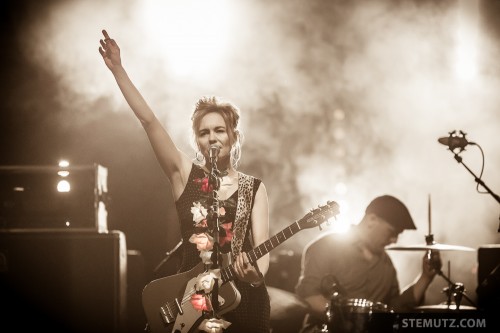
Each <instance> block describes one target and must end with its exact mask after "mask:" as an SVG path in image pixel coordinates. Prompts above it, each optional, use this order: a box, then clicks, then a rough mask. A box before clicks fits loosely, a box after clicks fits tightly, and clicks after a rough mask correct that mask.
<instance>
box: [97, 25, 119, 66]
mask: <svg viewBox="0 0 500 333" xmlns="http://www.w3.org/2000/svg"><path fill="white" fill-rule="evenodd" d="M102 34H103V35H104V40H102V39H101V40H99V43H101V46H100V47H99V53H100V54H101V55H102V58H103V59H104V63H106V66H108V68H109V69H110V70H111V71H113V69H115V68H117V67H120V66H121V57H120V48H119V47H118V44H116V42H115V40H114V39H111V38H110V37H109V35H108V32H107V31H106V30H103V31H102Z"/></svg>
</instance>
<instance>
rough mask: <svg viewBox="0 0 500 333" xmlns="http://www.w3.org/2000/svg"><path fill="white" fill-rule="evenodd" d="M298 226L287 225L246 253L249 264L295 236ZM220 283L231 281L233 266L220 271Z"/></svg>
mask: <svg viewBox="0 0 500 333" xmlns="http://www.w3.org/2000/svg"><path fill="white" fill-rule="evenodd" d="M300 230H301V229H300V226H299V224H298V223H297V222H295V223H293V224H291V225H289V226H288V227H286V228H285V229H283V230H281V231H280V232H278V233H277V234H276V235H274V236H273V237H271V238H269V239H268V240H267V241H265V242H264V243H262V244H260V245H259V246H257V247H256V248H254V249H253V250H251V251H249V252H247V255H248V258H249V259H250V263H251V264H253V263H255V262H256V261H257V260H258V259H259V258H260V257H262V256H264V255H265V254H267V253H269V252H270V251H271V250H273V249H274V248H275V247H277V246H278V245H280V244H281V243H283V242H284V241H286V240H287V239H288V238H290V237H292V236H293V235H295V234H296V233H297V232H299V231H300ZM221 277H222V283H225V282H228V281H231V280H233V279H234V278H235V277H236V273H235V272H234V265H233V264H231V265H229V266H227V267H225V268H223V269H222V270H221Z"/></svg>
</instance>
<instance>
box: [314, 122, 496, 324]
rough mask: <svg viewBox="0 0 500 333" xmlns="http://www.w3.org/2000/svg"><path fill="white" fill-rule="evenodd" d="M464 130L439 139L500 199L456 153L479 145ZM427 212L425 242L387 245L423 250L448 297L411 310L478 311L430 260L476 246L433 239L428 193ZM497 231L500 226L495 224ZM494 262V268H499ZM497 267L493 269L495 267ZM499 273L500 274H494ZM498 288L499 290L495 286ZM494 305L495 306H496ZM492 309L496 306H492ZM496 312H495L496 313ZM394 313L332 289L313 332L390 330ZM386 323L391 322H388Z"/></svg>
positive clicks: (436, 311) (388, 308) (488, 190)
mask: <svg viewBox="0 0 500 333" xmlns="http://www.w3.org/2000/svg"><path fill="white" fill-rule="evenodd" d="M465 135H466V133H464V132H463V131H460V132H457V131H452V132H449V136H448V137H443V138H439V139H438V141H439V143H441V144H443V145H446V146H448V148H449V150H450V151H451V152H452V153H453V154H454V158H455V160H456V161H457V162H458V163H460V164H462V165H463V166H464V167H465V168H466V169H467V171H468V172H469V173H470V174H471V175H473V176H474V179H475V181H476V182H477V184H478V186H479V185H481V187H482V188H483V189H485V190H486V192H487V193H489V194H491V195H492V196H493V198H494V199H495V200H496V201H497V202H498V203H500V196H499V195H497V194H495V193H493V192H492V191H491V189H489V188H488V186H486V184H485V183H484V182H483V181H482V180H481V178H480V177H477V176H476V175H475V174H474V173H473V172H472V170H471V169H470V168H469V167H467V165H465V163H464V162H463V160H462V158H461V157H460V156H459V153H460V152H462V151H463V150H464V149H465V147H466V146H467V145H478V144H476V143H474V142H470V141H467V139H466V138H465ZM428 207H429V211H428V213H429V216H428V220H429V221H428V222H429V225H428V228H429V230H428V235H426V236H425V243H424V244H416V245H409V246H400V245H398V246H388V247H386V250H389V251H425V252H426V256H427V258H428V259H429V260H430V262H431V265H432V266H433V268H434V269H435V271H436V273H437V275H439V276H440V277H442V278H443V279H445V280H446V282H447V284H448V287H446V288H444V289H443V292H444V293H445V294H446V295H447V301H446V302H443V303H441V304H437V305H423V306H417V307H415V308H414V310H413V313H417V314H419V313H420V314H422V313H438V314H450V313H453V314H460V315H463V314H464V313H470V312H471V311H473V312H474V313H477V311H478V310H477V307H476V305H475V304H474V302H473V301H472V300H471V299H470V298H469V297H468V296H467V294H466V292H465V287H464V285H463V284H462V283H460V282H453V281H452V280H451V279H450V277H449V276H446V275H445V274H444V273H443V272H442V271H441V262H440V261H439V262H437V261H436V260H433V256H432V254H433V253H435V252H440V251H463V252H473V251H476V249H473V248H470V247H466V246H460V245H449V244H440V243H437V242H435V241H434V236H433V234H432V232H431V202H430V196H429V205H428ZM498 232H500V226H499V227H498ZM499 267H500V265H499V266H497V269H500V268H499ZM494 271H496V269H494ZM495 276H497V277H498V276H500V275H498V274H497V275H495ZM497 286H498V282H497ZM497 292H498V290H497ZM464 298H465V299H466V300H467V301H468V302H469V303H470V304H471V305H463V304H461V303H462V299H464ZM495 309H496V308H495ZM494 311H495V310H494ZM497 313H498V312H496V313H495V315H496V314H497ZM395 316H398V314H397V313H395V312H394V310H393V309H391V308H390V307H389V306H387V305H385V304H382V303H374V302H371V301H369V300H366V299H346V298H344V297H342V295H341V293H339V292H338V291H334V292H332V293H331V297H330V302H329V304H328V305H327V309H326V317H327V323H326V324H323V325H322V326H321V327H318V329H317V330H316V331H315V333H370V332H387V331H389V332H391V331H393V332H394V331H396V330H397V326H398V325H397V324H396V323H395V321H394V318H395ZM387 323H390V325H389V326H387Z"/></svg>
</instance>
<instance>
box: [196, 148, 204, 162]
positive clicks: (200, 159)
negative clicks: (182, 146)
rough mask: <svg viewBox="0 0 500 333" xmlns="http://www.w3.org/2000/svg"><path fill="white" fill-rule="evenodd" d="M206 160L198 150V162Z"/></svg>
mask: <svg viewBox="0 0 500 333" xmlns="http://www.w3.org/2000/svg"><path fill="white" fill-rule="evenodd" d="M204 159H205V156H203V154H202V153H201V151H199V150H198V151H197V152H196V160H197V161H198V162H203V160H204Z"/></svg>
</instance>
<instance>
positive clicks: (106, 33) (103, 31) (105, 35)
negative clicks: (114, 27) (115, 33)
mask: <svg viewBox="0 0 500 333" xmlns="http://www.w3.org/2000/svg"><path fill="white" fill-rule="evenodd" d="M102 34H103V35H104V38H105V39H110V38H109V35H108V32H107V31H106V30H104V29H103V30H102Z"/></svg>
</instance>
